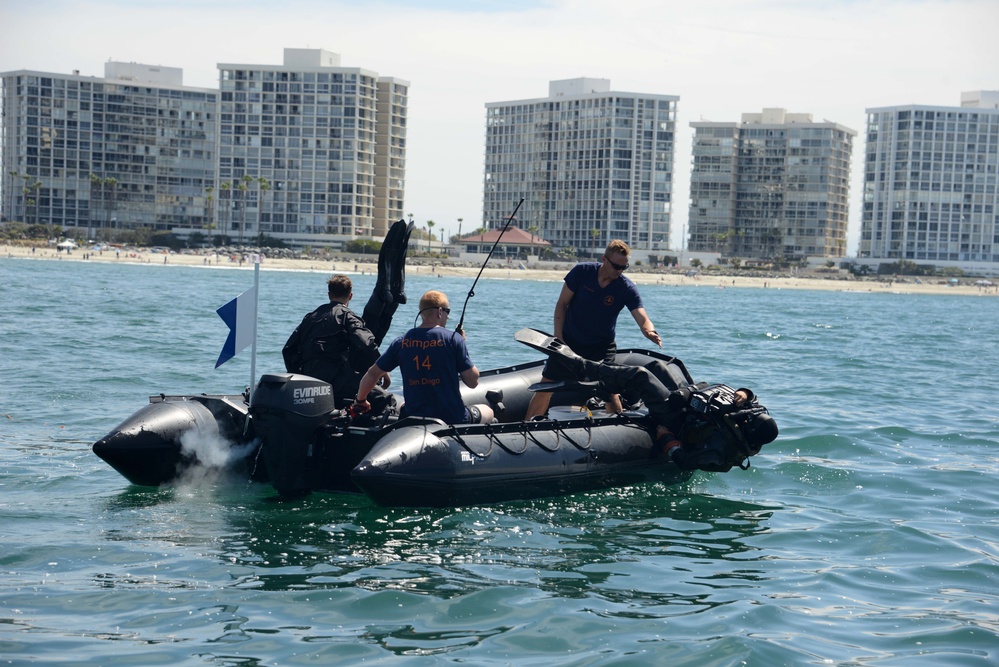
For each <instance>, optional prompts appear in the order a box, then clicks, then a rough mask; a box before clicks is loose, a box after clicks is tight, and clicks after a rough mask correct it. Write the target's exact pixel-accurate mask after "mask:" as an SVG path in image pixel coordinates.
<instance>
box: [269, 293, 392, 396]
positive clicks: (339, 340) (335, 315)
mask: <svg viewBox="0 0 999 667" xmlns="http://www.w3.org/2000/svg"><path fill="white" fill-rule="evenodd" d="M326 285H327V289H326V291H327V294H328V296H329V303H324V304H323V305H321V306H319V307H318V308H316V309H315V310H314V311H312V312H311V313H309V314H308V315H306V316H305V317H304V318H303V319H302V322H301V324H299V325H298V327H297V328H296V329H295V330H294V331H293V332H292V334H291V336H289V337H288V342H286V343H285V345H284V348H283V349H282V350H281V355H282V356H283V357H284V365H285V368H286V369H287V370H288V372H289V373H302V374H304V375H310V376H312V377H314V378H318V379H320V380H323V381H324V382H329V383H330V384H331V385H332V386H333V396H334V397H336V398H337V399H338V400H342V399H350V398H351V397H353V396H355V395H356V394H357V387H358V385H359V384H360V381H361V375H362V374H363V373H364V371H365V370H366V369H367V368H368V366H369V365H370V364H371V363H372V362H373V361H374V360H375V359H377V358H378V345H377V344H376V343H375V337H374V334H372V333H371V331H369V330H368V328H367V327H366V326H365V325H364V321H363V320H362V319H361V318H360V317H358V316H357V315H356V314H355V313H354V311H352V310H351V309H350V308H349V307H348V306H349V305H350V300H351V299H352V298H353V297H354V293H353V284H352V283H351V281H350V278H348V277H347V276H345V275H342V274H336V275H333V276H331V277H330V278H329V280H327V281H326ZM387 387H388V385H387V384H386V385H385V388H387ZM379 392H380V390H379ZM379 397H381V392H380V393H379Z"/></svg>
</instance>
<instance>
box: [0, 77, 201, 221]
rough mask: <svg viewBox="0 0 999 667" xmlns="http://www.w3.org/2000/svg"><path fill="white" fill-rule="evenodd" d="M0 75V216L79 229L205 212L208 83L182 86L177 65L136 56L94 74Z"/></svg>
mask: <svg viewBox="0 0 999 667" xmlns="http://www.w3.org/2000/svg"><path fill="white" fill-rule="evenodd" d="M0 77H2V80H3V93H2V98H3V106H2V109H3V119H2V136H0V145H2V147H3V160H2V165H3V172H2V179H0V180H2V184H3V202H4V205H3V210H2V213H3V215H4V217H5V219H7V220H19V221H25V222H29V223H35V222H40V223H45V224H56V225H60V226H62V227H63V228H65V229H67V230H72V229H74V228H76V233H77V234H78V235H79V236H84V235H86V236H89V237H94V236H97V237H101V236H102V232H103V230H107V229H108V228H120V227H126V226H127V227H135V226H144V227H147V228H152V229H156V230H168V229H171V228H173V227H177V226H196V227H201V226H202V225H203V224H204V223H205V221H206V220H207V219H208V215H207V208H206V199H205V188H206V187H208V186H210V185H211V184H212V183H213V182H214V177H215V157H216V155H215V143H216V135H215V132H216V127H217V125H216V123H217V119H216V115H215V114H216V108H217V104H218V92H217V91H215V90H210V89H205V88H192V87H188V86H184V85H183V81H182V71H181V70H179V69H176V68H172V67H154V66H149V65H140V64H136V63H118V62H109V63H106V64H105V66H104V78H97V77H91V76H80V74H79V73H78V72H74V73H73V74H70V75H64V74H54V73H49V72H36V71H31V70H18V71H12V72H5V73H3V74H0Z"/></svg>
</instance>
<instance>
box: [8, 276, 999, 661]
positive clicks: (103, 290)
mask: <svg viewBox="0 0 999 667" xmlns="http://www.w3.org/2000/svg"><path fill="white" fill-rule="evenodd" d="M516 277H517V276H516V273H515V272H513V273H512V274H511V276H510V279H504V280H499V279H482V280H481V281H480V282H479V284H478V285H477V287H476V289H475V296H474V297H473V298H471V299H469V301H468V309H467V312H466V316H465V323H466V329H467V331H468V343H469V348H470V350H471V353H472V356H473V359H474V360H475V361H476V363H477V365H478V366H479V367H480V368H489V367H493V366H499V365H507V364H510V363H515V362H521V361H526V360H530V359H534V358H536V354H535V353H533V352H532V351H531V350H530V349H528V348H526V347H523V346H518V345H517V344H516V343H515V342H513V339H512V335H513V332H514V331H516V330H517V329H519V328H521V327H523V326H533V327H537V328H541V329H548V328H550V322H551V315H552V309H553V306H554V301H555V298H556V296H557V294H558V291H559V288H560V283H558V282H528V281H518V280H516ZM324 278H325V275H324V274H321V273H308V272H280V271H262V272H261V304H260V328H259V346H258V355H257V372H258V373H263V372H269V371H280V370H283V367H282V364H281V357H280V348H281V346H282V345H283V343H284V340H285V338H286V337H287V335H288V334H289V333H290V331H291V329H292V328H294V326H295V325H296V324H297V323H298V321H299V320H300V319H301V317H302V315H303V314H304V313H305V312H307V311H308V310H311V309H312V308H314V307H315V306H316V305H318V304H319V303H321V302H322V300H323V299H324V298H325V296H324V290H325V286H324ZM373 283H374V279H373V277H372V276H356V277H355V290H354V291H355V294H357V295H358V296H357V299H356V300H355V304H354V305H355V306H356V307H357V309H358V310H360V309H361V308H362V307H363V303H364V301H365V300H366V299H367V295H368V293H369V292H370V289H371V287H372V286H373ZM252 284H253V274H252V271H249V270H242V271H241V270H231V269H212V268H208V269H206V268H203V267H180V266H167V267H164V266H160V265H142V266H135V265H109V264H95V263H90V264H88V263H84V262H70V261H61V262H55V261H33V260H18V259H6V258H4V259H0V377H2V382H0V664H10V665H27V664H38V665H46V664H47V665H156V664H169V665H232V666H237V665H240V666H242V665H245V666H251V665H252V666H257V665H316V664H336V665H360V664H363V665H446V664H468V665H518V666H520V665H528V666H530V665H538V666H548V665H573V666H584V665H667V664H668V665H674V666H675V665H696V666H698V667H702V666H713V665H719V666H721V665H767V666H770V665H851V666H855V665H865V666H868V665H871V666H873V665H877V666H889V665H891V666H909V665H928V666H929V665H932V666H938V665H996V664H999V484H997V481H996V478H997V473H999V408H997V407H996V403H997V400H996V398H997V397H996V389H997V382H996V373H997V368H999V335H997V332H999V300H997V299H995V298H975V297H957V296H955V297H934V296H920V295H901V294H884V293H877V294H875V293H845V292H843V293H840V292H813V291H798V290H781V289H773V288H771V289H759V290H753V289H717V288H709V287H697V286H686V287H669V288H667V287H662V286H653V285H649V286H644V287H642V288H641V289H642V294H643V298H644V299H645V304H646V308H647V309H648V311H649V313H650V315H651V316H652V318H653V321H654V322H655V324H656V326H657V329H658V330H659V331H660V333H662V334H663V338H664V341H665V349H666V350H667V351H668V352H669V353H671V354H675V355H676V356H678V357H680V358H681V359H683V361H684V362H685V363H686V365H687V367H688V369H689V370H690V371H691V373H692V374H693V375H694V377H695V378H696V379H698V380H707V381H713V382H725V383H727V384H730V385H733V386H748V387H752V388H753V389H755V390H756V392H757V393H758V394H759V396H760V399H761V401H762V402H763V403H764V404H766V405H767V406H768V407H769V408H770V411H771V413H772V414H773V415H774V416H775V417H776V419H777V421H778V423H779V424H780V427H781V435H780V438H779V439H778V440H777V441H776V442H774V443H771V444H770V445H767V446H766V447H765V448H764V450H763V452H762V453H761V455H759V456H757V457H756V458H754V459H753V466H752V468H751V469H750V470H748V471H739V470H735V471H733V472H730V473H728V474H708V473H697V474H696V475H695V476H694V477H693V478H692V480H691V481H690V482H688V483H686V484H684V485H682V486H676V487H665V486H656V485H646V486H639V487H633V488H626V489H616V490H610V491H604V492H598V493H588V494H581V495H576V496H569V497H562V498H552V499H545V500H536V501H530V502H516V503H507V504H501V505H495V506H483V507H463V508H458V509H435V510H427V511H422V510H412V509H407V510H399V509H385V508H380V507H377V506H375V505H373V504H372V503H371V502H369V501H367V500H366V499H365V498H364V497H360V496H351V495H335V494H313V495H312V496H310V497H308V498H305V499H303V500H300V501H295V502H285V503H279V502H274V500H273V497H274V493H273V492H272V491H271V490H270V489H269V488H268V487H266V486H263V485H257V484H252V483H247V482H245V481H241V480H232V479H217V478H201V479H192V480H190V481H187V482H185V483H183V484H181V485H178V486H175V487H170V488H161V489H151V488H141V487H134V486H130V485H129V484H128V483H127V482H126V481H125V480H124V479H123V478H121V477H120V476H119V475H118V474H117V473H115V472H114V471H113V470H112V469H110V468H109V467H108V466H106V465H105V464H104V463H103V462H102V461H100V460H99V459H98V458H97V457H96V456H94V455H93V454H92V452H91V451H90V445H91V444H92V443H93V441H94V440H96V439H98V438H99V437H101V436H102V435H104V434H105V433H106V432H107V431H109V430H110V429H111V428H112V427H114V426H115V425H116V424H117V423H118V422H119V421H121V420H122V419H124V418H125V417H127V416H128V415H129V414H131V413H132V412H133V411H135V410H136V409H138V408H139V407H141V406H142V405H144V404H145V403H146V401H147V397H148V396H149V395H150V394H156V393H160V392H164V393H200V392H209V393H221V392H230V393H235V392H237V391H240V390H241V389H242V388H243V387H244V386H245V385H246V384H247V383H248V382H249V380H250V378H249V368H250V365H249V364H250V362H249V350H246V351H245V352H243V353H242V354H240V355H239V356H237V357H236V358H235V359H233V360H232V361H230V362H229V363H227V364H225V365H223V366H222V367H221V368H219V369H218V370H215V369H214V368H213V366H214V364H215V360H216V358H217V356H218V353H219V350H220V349H221V346H222V342H223V341H224V339H225V336H226V333H227V330H226V328H225V325H224V324H223V323H222V321H221V320H220V319H219V318H218V316H217V315H216V314H215V312H214V311H215V309H216V308H218V307H219V306H221V305H222V304H224V303H225V302H226V301H228V300H229V299H231V298H232V297H233V296H235V295H236V294H238V293H239V292H241V291H243V290H245V289H247V288H249V287H251V286H252ZM431 287H433V288H437V289H443V290H444V291H446V292H447V293H448V294H449V295H450V297H451V305H452V307H453V308H454V315H453V321H455V322H456V321H457V315H458V313H459V312H460V310H461V307H462V305H463V303H464V301H465V296H466V294H467V292H468V289H469V288H470V287H471V279H456V278H437V277H434V276H432V275H428V274H426V273H425V270H424V273H410V275H409V279H408V282H407V288H408V292H409V293H410V295H411V296H412V297H414V301H415V298H416V297H417V296H418V295H419V294H420V293H422V292H423V291H424V290H426V289H429V288H431ZM415 315H416V308H415V305H407V306H404V307H403V308H401V309H400V311H399V313H398V314H397V317H396V320H395V323H394V325H393V331H392V332H391V334H390V335H395V334H398V333H401V332H402V331H404V330H405V329H406V328H408V327H409V326H412V324H413V321H414V319H415ZM618 329H619V339H618V341H619V345H620V346H622V347H627V346H644V344H645V343H646V341H645V340H644V339H643V338H641V337H640V336H639V335H638V333H637V327H636V326H635V325H634V324H633V322H632V321H631V320H630V318H629V317H628V316H627V315H626V314H625V315H623V316H622V318H621V320H620V321H619V327H618Z"/></svg>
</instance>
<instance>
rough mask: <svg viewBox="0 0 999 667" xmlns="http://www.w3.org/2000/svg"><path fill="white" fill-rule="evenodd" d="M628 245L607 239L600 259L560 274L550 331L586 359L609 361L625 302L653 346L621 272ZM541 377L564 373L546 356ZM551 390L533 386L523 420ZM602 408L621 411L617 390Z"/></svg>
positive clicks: (542, 405) (543, 406) (543, 408)
mask: <svg viewBox="0 0 999 667" xmlns="http://www.w3.org/2000/svg"><path fill="white" fill-rule="evenodd" d="M630 253H631V249H630V248H629V247H628V244H626V243H625V242H624V241H620V240H617V239H615V240H613V241H611V242H610V243H609V244H607V249H606V250H604V254H603V256H602V257H601V261H600V262H586V263H582V264H577V265H576V266H574V267H573V268H572V269H571V270H570V271H569V273H568V274H566V276H565V284H564V285H562V292H561V293H560V294H559V297H558V301H556V302H555V319H554V324H555V337H556V338H558V339H560V340H562V341H565V343H566V345H568V346H569V349H571V350H572V351H573V352H575V353H576V354H578V355H579V356H581V357H583V358H584V359H589V360H591V361H604V362H613V361H614V355H615V353H616V352H617V343H616V342H615V340H614V337H615V334H616V331H617V316H618V315H619V314H620V312H621V311H622V310H623V309H624V308H625V307H627V308H628V312H630V313H631V316H632V317H633V318H635V322H636V323H637V324H638V328H639V329H640V330H641V332H642V335H643V336H645V337H646V338H648V339H649V340H651V341H652V342H653V343H655V344H656V345H658V346H659V347H662V346H663V343H662V339H661V338H660V337H659V334H658V333H657V332H656V328H655V326H654V325H653V324H652V320H651V319H649V315H648V313H646V312H645V308H644V307H643V305H642V297H641V296H640V295H639V293H638V288H637V287H636V286H635V283H633V282H632V281H631V280H630V279H629V278H628V277H627V276H625V275H624V272H625V270H627V268H628V256H629V254H630ZM542 376H543V377H542V380H541V381H542V382H551V381H553V380H562V379H568V378H567V377H566V376H567V373H566V369H565V368H563V367H562V366H561V362H560V360H558V359H549V360H548V361H547V362H546V363H545V368H544V370H543V371H542ZM551 397H552V395H551V394H550V393H548V392H535V394H534V396H533V397H532V398H531V404H530V405H529V406H528V408H527V415H526V417H525V420H526V421H530V420H531V419H534V418H535V417H537V416H539V415H543V414H545V413H546V412H547V411H548V404H549V403H550V402H551ZM605 406H606V408H607V412H610V413H617V412H621V409H622V408H621V399H620V397H619V396H618V395H617V394H612V395H610V396H607V397H605Z"/></svg>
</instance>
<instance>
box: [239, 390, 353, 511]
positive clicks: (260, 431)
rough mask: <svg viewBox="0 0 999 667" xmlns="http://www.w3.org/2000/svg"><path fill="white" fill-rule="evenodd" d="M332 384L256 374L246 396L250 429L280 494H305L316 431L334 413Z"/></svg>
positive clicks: (272, 482)
mask: <svg viewBox="0 0 999 667" xmlns="http://www.w3.org/2000/svg"><path fill="white" fill-rule="evenodd" d="M335 408H336V405H335V403H334V397H333V388H332V387H331V386H330V385H329V383H327V382H323V381H322V380H317V379H316V378H314V377H309V376H308V375H298V374H295V373H272V374H267V375H263V376H261V377H260V382H258V383H257V387H256V389H254V390H253V395H252V396H251V397H250V416H251V417H252V419H253V428H254V431H255V432H256V434H257V435H258V436H260V438H261V441H262V444H261V456H262V458H263V461H264V465H265V466H266V467H267V473H268V476H269V478H270V480H271V484H273V485H274V488H275V489H277V491H278V493H280V494H281V495H282V496H284V497H295V496H303V495H306V494H307V493H308V492H309V491H310V489H311V484H310V483H309V479H308V473H309V471H310V469H312V468H313V466H311V465H310V462H309V459H310V457H311V456H312V453H313V449H314V445H315V439H316V434H317V433H318V432H319V430H320V428H321V427H322V426H323V425H324V424H325V423H326V422H327V421H328V420H329V419H330V418H331V417H332V416H334V410H335Z"/></svg>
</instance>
